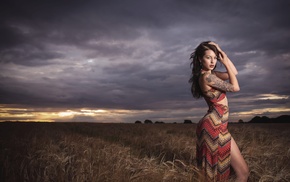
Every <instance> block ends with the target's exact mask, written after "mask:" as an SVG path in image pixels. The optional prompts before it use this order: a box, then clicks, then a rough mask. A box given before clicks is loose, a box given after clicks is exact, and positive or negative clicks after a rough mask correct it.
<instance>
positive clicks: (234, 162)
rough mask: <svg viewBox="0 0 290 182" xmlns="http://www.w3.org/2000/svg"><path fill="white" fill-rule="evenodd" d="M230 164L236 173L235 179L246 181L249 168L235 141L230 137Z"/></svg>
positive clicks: (240, 181) (239, 181)
mask: <svg viewBox="0 0 290 182" xmlns="http://www.w3.org/2000/svg"><path fill="white" fill-rule="evenodd" d="M231 166H232V167H233V168H234V170H235V173H236V175H237V181H238V182H242V181H247V180H248V177H249V168H248V165H247V164H246V161H245V160H244V158H243V156H242V155H241V152H240V150H239V148H238V146H237V144H236V141H235V140H234V139H233V137H232V139H231Z"/></svg>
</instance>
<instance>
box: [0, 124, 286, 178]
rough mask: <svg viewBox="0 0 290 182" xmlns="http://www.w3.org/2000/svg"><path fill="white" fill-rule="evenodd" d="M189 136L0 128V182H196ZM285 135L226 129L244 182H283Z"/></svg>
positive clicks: (90, 128) (184, 131) (110, 127)
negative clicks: (246, 171)
mask: <svg viewBox="0 0 290 182" xmlns="http://www.w3.org/2000/svg"><path fill="white" fill-rule="evenodd" d="M195 128H196V125H195V124H93V123H8V122H7V123H0V149H1V151H0V170H1V171H0V175H1V176H0V181H102V182H103V181H144V182H145V181H148V182H149V181H150V182H151V181H152V182H155V181H197V175H198V169H197V168H196V163H195V141H196V136H195ZM289 129H290V124H230V125H229V130H230V132H231V134H232V136H233V137H234V138H235V140H236V142H237V144H238V146H239V148H240V150H241V152H242V155H243V156H244V157H245V160H246V162H247V163H248V165H249V168H250V171H251V173H250V179H249V181H290V162H289V161H290V130H289ZM231 179H232V181H233V180H234V173H233V175H232V178H231Z"/></svg>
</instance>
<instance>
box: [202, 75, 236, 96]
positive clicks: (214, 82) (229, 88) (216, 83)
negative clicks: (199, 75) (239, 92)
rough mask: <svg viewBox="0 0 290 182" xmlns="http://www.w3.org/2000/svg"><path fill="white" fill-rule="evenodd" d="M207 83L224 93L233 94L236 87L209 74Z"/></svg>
mask: <svg viewBox="0 0 290 182" xmlns="http://www.w3.org/2000/svg"><path fill="white" fill-rule="evenodd" d="M206 81H207V82H208V83H209V85H210V86H212V87H214V88H217V89H219V90H222V91H226V92H233V91H234V86H233V85H232V84H230V83H228V82H226V81H223V80H222V79H220V78H218V77H217V76H216V75H213V74H209V75H208V76H207V77H206Z"/></svg>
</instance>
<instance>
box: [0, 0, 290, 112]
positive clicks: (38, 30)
mask: <svg viewBox="0 0 290 182" xmlns="http://www.w3.org/2000/svg"><path fill="white" fill-rule="evenodd" d="M289 5H290V4H289V2H288V1H279V2H274V1H263V2H260V1H216V2H214V1H202V2H199V1H189V0H188V1H187V0H181V1H177V0H168V1H166V2H161V1H142V2H141V1H133V0H130V1H128V0H127V1H122V2H121V1H120V2H119V1H113V0H109V1H70V2H68V1H22V2H18V1H2V2H1V5H0V35H1V36H0V65H1V66H0V78H1V80H0V100H1V102H0V104H22V105H25V106H30V107H33V106H36V107H58V108H61V107H63V108H67V107H75V108H78V107H92V108H93V107H96V108H115V109H140V110H141V109H154V110H164V109H165V110H166V109H172V110H174V109H177V108H178V109H190V108H196V107H206V106H205V105H203V104H204V103H203V101H201V100H199V101H196V100H193V99H192V97H191V95H190V88H189V87H190V85H189V84H188V78H189V76H190V68H189V62H190V61H189V55H190V53H191V52H192V51H193V50H194V48H195V47H196V46H197V45H198V44H199V43H200V42H201V41H205V40H214V41H217V42H218V43H219V44H220V46H221V47H222V48H223V49H224V50H225V51H226V52H227V54H228V55H229V57H230V58H231V59H232V60H233V62H234V63H235V65H236V66H237V68H238V70H239V75H238V78H239V81H240V85H241V91H240V92H239V93H238V94H229V98H230V99H233V100H235V99H240V100H241V99H242V98H245V97H246V98H252V99H257V95H259V94H266V93H272V94H276V95H288V96H289V93H290V90H289V88H290V87H289V83H288V78H289V76H290V75H289V66H290V64H289V59H290V50H289V46H288V42H287V40H289V39H290V22H289V21H288V17H289V7H290V6H289ZM218 68H219V66H218ZM219 69H222V68H219ZM240 100H236V101H234V102H233V103H231V108H232V111H234V112H238V111H250V110H251V109H255V106H256V107H264V106H267V107H268V106H269V107H280V106H286V107H289V99H286V100H285V99H284V100H281V99H280V100H275V101H273V100H263V101H261V100H252V101H249V102H247V103H245V102H241V101H240ZM258 103H262V104H258ZM238 105H241V106H238ZM262 105H264V106H262ZM184 113H185V112H179V113H175V116H176V117H179V116H181V115H184ZM162 114H163V115H164V118H165V117H171V116H172V115H168V116H165V113H164V112H163V113H162ZM167 114H168V113H167ZM189 114H193V115H195V114H198V113H189ZM199 115H202V114H199ZM152 116H153V115H152ZM154 116H156V117H157V116H160V114H156V113H155V115H154ZM172 117H173V116H172ZM185 117H188V116H185Z"/></svg>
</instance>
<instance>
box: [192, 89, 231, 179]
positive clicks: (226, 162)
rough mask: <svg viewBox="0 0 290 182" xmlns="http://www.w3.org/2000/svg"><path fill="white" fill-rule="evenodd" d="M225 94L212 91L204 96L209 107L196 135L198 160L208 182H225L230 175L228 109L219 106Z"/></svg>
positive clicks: (224, 106)
mask: <svg viewBox="0 0 290 182" xmlns="http://www.w3.org/2000/svg"><path fill="white" fill-rule="evenodd" d="M225 97H226V94H225V92H222V91H219V90H216V89H211V90H210V91H209V93H208V94H207V96H204V98H205V100H206V102H207V103H208V105H209V110H208V112H207V114H206V115H205V116H204V117H203V118H202V119H201V120H200V121H199V123H198V126H197V129H196V134H197V146H196V159H197V164H198V166H199V168H200V169H201V170H202V173H203V175H204V177H205V180H206V181H225V180H227V179H228V178H229V175H230V163H231V155H230V152H231V134H230V133H229V132H228V129H227V126H228V116H229V112H228V107H227V106H226V105H221V104H218V102H219V101H221V100H223V99H224V98H225Z"/></svg>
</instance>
